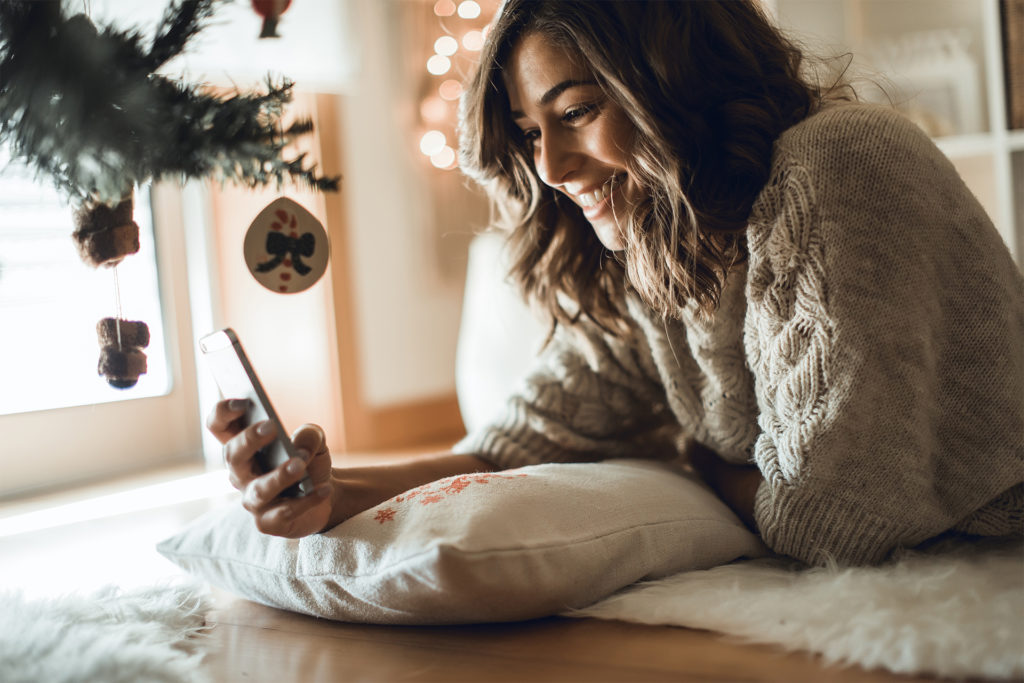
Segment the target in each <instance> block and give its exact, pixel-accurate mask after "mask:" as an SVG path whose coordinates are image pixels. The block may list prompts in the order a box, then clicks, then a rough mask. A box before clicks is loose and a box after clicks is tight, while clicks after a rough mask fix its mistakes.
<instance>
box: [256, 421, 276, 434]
mask: <svg viewBox="0 0 1024 683" xmlns="http://www.w3.org/2000/svg"><path fill="white" fill-rule="evenodd" d="M256 433H257V434H259V435H260V436H270V435H271V434H273V433H274V423H273V422H271V421H270V420H266V421H264V422H260V426H259V427H257V428H256Z"/></svg>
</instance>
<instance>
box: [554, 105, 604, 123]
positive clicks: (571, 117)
mask: <svg viewBox="0 0 1024 683" xmlns="http://www.w3.org/2000/svg"><path fill="white" fill-rule="evenodd" d="M596 108H597V106H596V105H593V104H581V105H579V106H578V107H573V108H572V109H570V110H568V111H567V112H565V114H564V115H563V116H562V121H564V122H566V123H576V122H577V121H579V120H580V119H582V118H583V117H585V116H586V115H587V114H589V113H591V112H592V111H594V110H595V109H596Z"/></svg>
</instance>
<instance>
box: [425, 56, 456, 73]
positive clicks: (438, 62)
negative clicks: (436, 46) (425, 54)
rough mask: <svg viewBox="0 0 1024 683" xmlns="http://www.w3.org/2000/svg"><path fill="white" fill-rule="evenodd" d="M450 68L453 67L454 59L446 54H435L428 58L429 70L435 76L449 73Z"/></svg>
mask: <svg viewBox="0 0 1024 683" xmlns="http://www.w3.org/2000/svg"><path fill="white" fill-rule="evenodd" d="M450 68H452V60H450V59H448V58H447V57H445V56H444V55H434V56H433V57H431V58H430V59H428V60H427V71H429V72H430V73H432V74H434V75H435V76H441V75H442V74H446V73H448V69H450Z"/></svg>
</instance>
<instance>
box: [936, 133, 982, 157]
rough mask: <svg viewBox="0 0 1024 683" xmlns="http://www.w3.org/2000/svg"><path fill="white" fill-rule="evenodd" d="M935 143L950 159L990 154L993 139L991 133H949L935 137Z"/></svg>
mask: <svg viewBox="0 0 1024 683" xmlns="http://www.w3.org/2000/svg"><path fill="white" fill-rule="evenodd" d="M935 144H936V145H938V147H939V149H941V150H942V152H943V154H945V155H946V156H947V157H949V158H950V159H963V158H965V157H977V156H982V155H985V154H992V153H993V152H994V151H995V149H996V146H995V141H994V140H993V139H992V134H991V133H972V134H970V135H950V136H947V137H942V138H935Z"/></svg>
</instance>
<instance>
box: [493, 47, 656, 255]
mask: <svg viewBox="0 0 1024 683" xmlns="http://www.w3.org/2000/svg"><path fill="white" fill-rule="evenodd" d="M511 64H512V66H511V68H510V69H509V70H508V72H507V73H506V75H505V85H506V87H507V88H508V96H509V105H510V106H511V108H512V120H513V121H515V123H516V125H518V126H519V128H520V129H521V130H522V131H523V140H524V141H525V142H526V144H527V146H528V147H529V148H530V150H531V151H532V153H533V160H534V166H535V167H536V169H537V175H538V177H539V178H540V179H541V181H543V182H544V184H545V185H547V186H549V187H552V188H554V189H556V190H558V191H559V192H561V193H562V194H564V195H566V196H567V197H569V198H570V199H571V200H572V201H573V202H575V203H576V204H577V205H579V206H580V207H581V208H582V210H583V216H584V218H586V219H587V221H588V222H589V223H590V225H591V226H593V228H594V232H595V234H596V235H597V238H598V239H599V240H600V241H601V244H603V245H604V247H605V248H606V249H608V250H609V251H622V249H623V248H624V243H623V236H622V225H623V224H624V223H625V222H626V220H627V216H628V215H629V212H630V210H631V209H632V207H633V206H634V205H635V204H637V203H638V201H637V200H638V199H639V193H640V192H641V190H640V187H639V185H638V184H637V182H636V181H635V180H634V179H633V178H632V177H631V176H630V173H629V170H628V168H627V167H628V163H629V158H630V157H631V156H632V153H633V149H632V148H633V127H632V124H631V123H630V121H629V118H628V117H627V116H626V113H625V112H624V111H623V110H622V107H620V106H619V105H618V104H617V103H616V102H614V101H612V100H611V99H609V98H608V97H607V96H606V95H605V94H604V90H603V89H602V88H601V86H600V85H598V83H597V82H596V81H595V80H593V79H592V78H589V71H588V69H587V68H586V66H585V65H584V64H582V63H581V61H580V59H579V58H578V57H577V55H576V54H575V53H573V52H571V51H568V50H565V49H563V48H561V47H560V46H558V45H556V44H552V43H551V42H550V41H548V40H547V39H546V38H544V37H542V36H541V35H540V34H537V33H533V34H529V35H527V36H526V37H524V38H523V40H522V42H520V43H519V45H518V46H517V47H516V48H515V50H514V51H513V53H512V57H511Z"/></svg>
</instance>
